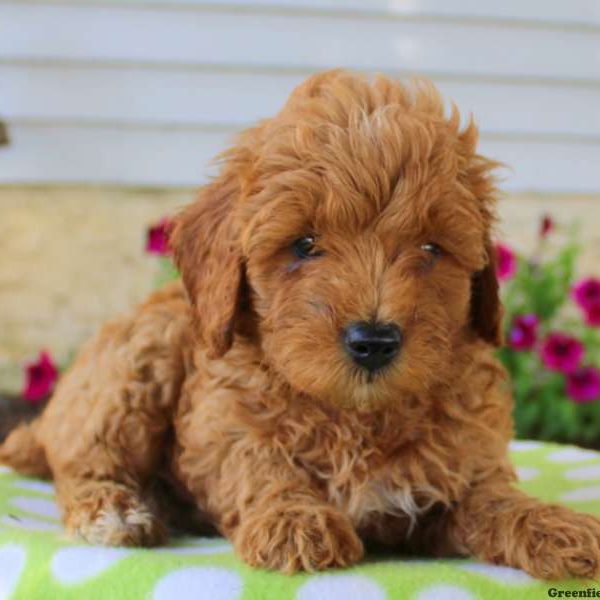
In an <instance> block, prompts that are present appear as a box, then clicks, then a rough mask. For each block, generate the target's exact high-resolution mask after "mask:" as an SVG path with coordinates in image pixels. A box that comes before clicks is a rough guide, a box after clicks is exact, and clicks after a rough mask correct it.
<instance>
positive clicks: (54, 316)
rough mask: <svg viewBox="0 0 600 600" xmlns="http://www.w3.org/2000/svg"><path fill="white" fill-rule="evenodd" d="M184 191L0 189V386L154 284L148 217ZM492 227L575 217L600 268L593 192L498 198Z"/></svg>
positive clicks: (523, 232)
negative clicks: (42, 352)
mask: <svg viewBox="0 0 600 600" xmlns="http://www.w3.org/2000/svg"><path fill="white" fill-rule="evenodd" d="M193 194H194V192H193V190H190V189H181V190H157V189H119V188H111V187H99V188H89V187H77V186H70V187H57V186H54V187H52V188H45V187H38V186H36V187H23V186H21V187H1V188H0V209H1V213H0V214H1V219H0V390H6V389H8V390H14V389H18V387H19V386H20V373H21V371H20V369H21V365H22V363H23V362H24V361H25V360H27V359H28V358H30V357H31V356H33V355H35V354H36V353H37V351H38V350H39V349H40V348H47V349H49V350H50V351H51V352H52V353H53V354H54V355H55V356H56V357H57V358H58V359H59V360H60V361H67V360H68V358H69V356H70V355H71V353H72V352H73V351H74V350H75V349H76V348H77V346H78V345H79V344H80V343H81V341H82V340H83V339H85V338H86V337H87V336H89V335H90V333H91V332H92V331H93V330H94V329H95V328H96V327H97V326H98V325H99V324H100V323H101V322H102V321H104V320H105V319H106V318H107V317H110V316H111V315H114V314H116V313H119V312H122V311H124V310H126V309H127V308H129V307H130V306H132V305H133V304H134V303H136V302H137V301H139V300H140V299H142V298H143V297H144V296H145V295H146V294H147V293H148V291H149V290H151V289H152V288H153V286H154V282H155V281H156V277H157V266H158V261H157V260H156V258H155V257H153V256H150V255H147V254H146V253H145V252H144V238H145V230H146V227H147V225H148V224H149V223H152V222H154V221H156V220H158V219H159V218H160V217H162V216H163V215H165V214H169V213H172V212H173V211H174V210H176V209H177V208H178V207H180V206H182V205H184V204H186V203H187V202H189V201H190V200H191V199H192V198H193ZM500 212H501V216H502V225H501V234H502V236H503V238H504V239H506V240H507V241H508V242H509V243H510V244H513V245H515V246H516V247H517V248H519V249H522V250H526V249H527V248H529V247H531V246H532V244H533V242H534V240H535V232H536V230H537V224H538V219H539V216H540V215H541V214H543V213H544V212H548V213H550V214H552V215H553V216H554V217H555V218H556V220H557V221H558V222H559V223H561V224H569V223H572V222H574V221H579V222H580V225H581V239H582V240H583V241H584V242H585V253H584V258H583V260H582V261H581V264H580V272H581V273H588V274H591V273H595V274H597V275H598V274H600V197H592V196H570V197H565V196H560V195H534V194H521V195H515V196H511V197H507V198H506V199H505V200H504V201H503V202H502V203H501V206H500Z"/></svg>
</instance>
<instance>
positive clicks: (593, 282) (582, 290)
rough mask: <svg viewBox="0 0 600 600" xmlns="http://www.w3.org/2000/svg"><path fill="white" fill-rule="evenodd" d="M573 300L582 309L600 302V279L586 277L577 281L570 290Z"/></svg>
mask: <svg viewBox="0 0 600 600" xmlns="http://www.w3.org/2000/svg"><path fill="white" fill-rule="evenodd" d="M571 295H572V297H573V300H575V302H576V303H577V304H578V305H579V306H580V307H581V308H583V309H584V310H587V309H589V308H591V307H592V306H595V305H598V304H600V279H597V278H596V277H588V278H587V279H582V280H581V281H578V282H577V283H576V284H575V285H574V286H573V290H572V292H571Z"/></svg>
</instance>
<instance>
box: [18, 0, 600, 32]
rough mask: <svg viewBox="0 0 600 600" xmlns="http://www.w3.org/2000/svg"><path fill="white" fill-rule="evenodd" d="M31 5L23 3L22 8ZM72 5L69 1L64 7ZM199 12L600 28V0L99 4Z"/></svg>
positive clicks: (148, 0) (142, 0)
mask: <svg viewBox="0 0 600 600" xmlns="http://www.w3.org/2000/svg"><path fill="white" fill-rule="evenodd" d="M27 2H28V0H22V2H21V3H22V4H25V3H27ZM32 2H33V3H35V4H40V3H44V2H45V3H48V4H53V3H55V0H32ZM65 2H66V3H69V2H67V1H66V0H64V1H63V2H62V3H63V4H64V3H65ZM70 3H71V4H90V2H89V1H88V0H70ZM99 3H100V4H105V5H111V4H116V5H121V6H122V5H126V4H130V5H142V6H144V5H145V6H168V7H182V6H183V7H195V8H198V9H211V8H212V9H215V8H217V9H220V10H223V9H225V8H229V9H230V10H239V9H246V10H253V11H256V10H258V9H267V10H278V11H281V12H286V11H300V12H310V11H313V12H317V13H319V12H321V13H322V12H332V13H335V14H348V13H357V14H361V15H362V14H370V15H379V16H381V17H387V18H390V17H418V18H421V17H426V18H440V17H445V18H449V19H467V20H473V19H480V20H481V19H484V20H507V21H511V22H523V21H525V22H528V23H535V24H539V25H559V26H563V27H564V26H565V25H575V26H584V27H590V26H595V25H600V5H599V3H598V2H597V0H559V1H548V0H526V1H524V0H503V1H502V2H489V1H487V2H486V1H482V0H418V1H416V2H415V1H414V0H213V1H210V0H102V2H96V4H99Z"/></svg>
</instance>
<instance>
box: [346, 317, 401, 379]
mask: <svg viewBox="0 0 600 600" xmlns="http://www.w3.org/2000/svg"><path fill="white" fill-rule="evenodd" d="M343 341H344V347H345V348H346V351H347V352H348V354H349V355H350V356H351V357H352V359H353V360H354V362H355V363H356V364H357V365H360V366H361V367H363V368H364V369H366V370H367V371H369V372H370V373H373V372H375V371H377V370H378V369H381V368H383V367H385V366H386V365H387V364H389V363H390V362H391V361H392V359H393V358H394V356H396V354H398V350H400V343H401V342H402V333H401V332H400V329H399V328H398V327H397V326H396V325H394V324H393V323H367V322H366V321H361V322H359V323H351V324H350V325H349V326H348V327H346V329H345V331H344V334H343Z"/></svg>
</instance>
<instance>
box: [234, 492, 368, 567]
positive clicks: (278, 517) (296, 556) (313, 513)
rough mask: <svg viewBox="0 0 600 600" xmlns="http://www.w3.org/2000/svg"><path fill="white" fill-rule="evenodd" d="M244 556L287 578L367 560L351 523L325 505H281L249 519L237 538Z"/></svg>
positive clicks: (245, 520) (238, 547) (241, 553)
mask: <svg viewBox="0 0 600 600" xmlns="http://www.w3.org/2000/svg"><path fill="white" fill-rule="evenodd" d="M234 544H235V548H236V551H237V553H238V554H239V556H240V557H241V558H242V559H243V560H244V561H245V562H247V563H248V564H250V565H252V566H255V567H264V568H268V569H276V570H279V571H283V572H284V573H294V572H296V571H300V570H304V571H316V570H321V569H326V568H328V567H344V566H347V565H351V564H353V563H356V562H358V561H359V560H360V559H361V557H362V555H363V546H362V542H361V541H360V538H359V537H358V535H357V534H356V532H355V531H354V528H353V527H352V524H351V523H350V520H349V519H348V518H347V517H345V516H344V515H343V514H342V513H340V512H339V511H337V510H335V509H333V508H331V507H329V506H327V505H321V504H303V505H293V504H288V503H286V504H281V505H278V506H274V507H271V508H269V509H267V510H265V511H261V512H255V513H253V514H252V515H247V516H246V517H245V518H244V519H243V520H242V522H241V524H240V526H239V528H238V530H237V531H236V534H235V536H234Z"/></svg>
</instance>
